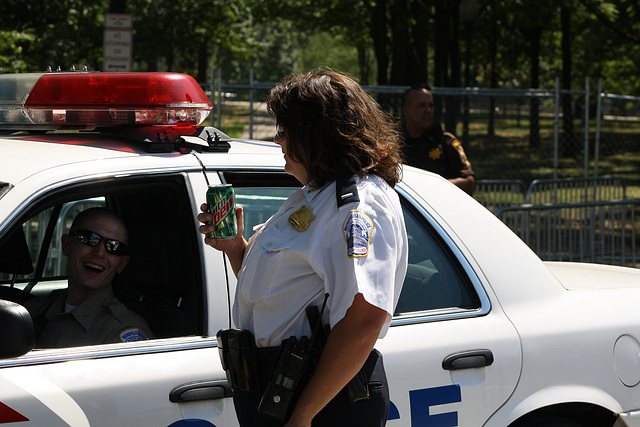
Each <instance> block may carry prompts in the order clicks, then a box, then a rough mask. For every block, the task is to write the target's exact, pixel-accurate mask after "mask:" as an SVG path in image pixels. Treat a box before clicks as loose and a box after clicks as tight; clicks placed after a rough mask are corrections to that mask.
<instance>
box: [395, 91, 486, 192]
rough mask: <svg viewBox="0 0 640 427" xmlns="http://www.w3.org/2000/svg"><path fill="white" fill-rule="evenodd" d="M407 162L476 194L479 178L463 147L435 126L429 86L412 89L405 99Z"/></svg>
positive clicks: (452, 136) (438, 125)
mask: <svg viewBox="0 0 640 427" xmlns="http://www.w3.org/2000/svg"><path fill="white" fill-rule="evenodd" d="M402 113H403V114H404V125H403V131H404V137H405V147H404V157H405V163H406V164H408V165H411V166H415V167H418V168H421V169H425V170H428V171H431V172H434V173H437V174H438V175H441V176H443V177H444V178H446V179H448V180H449V181H451V182H452V183H454V184H455V185H457V186H458V187H460V188H461V189H463V190H464V191H466V192H467V193H469V194H470V195H473V189H474V187H475V179H474V175H473V170H472V169H471V163H469V160H468V159H467V155H466V154H465V152H464V149H463V148H462V144H460V141H458V138H456V137H455V136H454V135H453V134H451V133H449V132H443V131H442V127H441V126H440V124H439V123H434V121H433V114H434V103H433V95H432V93H431V89H430V88H429V87H428V86H412V87H411V88H409V89H407V90H406V91H405V93H404V95H403V97H402Z"/></svg>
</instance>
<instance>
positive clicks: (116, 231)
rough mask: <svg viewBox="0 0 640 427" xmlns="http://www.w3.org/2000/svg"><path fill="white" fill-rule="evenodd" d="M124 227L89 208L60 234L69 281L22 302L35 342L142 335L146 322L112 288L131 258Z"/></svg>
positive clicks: (100, 210)
mask: <svg viewBox="0 0 640 427" xmlns="http://www.w3.org/2000/svg"><path fill="white" fill-rule="evenodd" d="M127 243H128V233H127V229H126V227H125V225H124V222H123V221H122V219H121V218H120V217H119V216H117V215H116V214H115V213H114V212H112V211H110V210H108V209H106V208H90V209H87V210H85V211H83V212H81V213H80V214H79V215H78V216H77V217H76V218H75V220H74V221H73V224H72V225H71V228H70V230H69V234H65V235H63V236H62V251H63V253H64V254H65V255H66V256H67V257H68V260H67V261H68V267H67V269H68V274H69V278H68V287H67V289H64V290H61V291H54V292H52V293H51V294H50V295H49V296H48V297H46V298H36V299H33V300H30V301H28V302H27V303H26V304H25V305H26V307H27V309H28V310H29V312H30V313H31V316H32V317H33V319H34V325H35V328H36V347H38V348H48V347H75V346H82V345H94V344H106V343H118V342H129V341H140V340H145V339H147V338H150V334H149V325H148V324H147V322H146V321H145V320H144V319H143V318H142V317H141V316H139V315H138V314H136V313H134V312H132V311H131V310H129V309H128V308H127V307H125V305H124V304H122V303H121V302H120V301H119V300H118V299H117V298H116V297H115V296H114V294H113V289H112V287H111V281H112V279H113V277H114V276H115V275H116V273H120V272H122V270H123V269H124V267H125V266H126V265H127V263H128V262H129V255H128V248H127Z"/></svg>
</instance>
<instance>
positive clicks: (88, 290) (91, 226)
mask: <svg viewBox="0 0 640 427" xmlns="http://www.w3.org/2000/svg"><path fill="white" fill-rule="evenodd" d="M76 230H90V231H93V232H94V233H98V234H99V235H101V236H103V237H105V238H108V239H116V240H119V241H121V242H125V243H126V242H127V241H128V240H127V232H126V229H125V228H124V225H122V223H121V222H120V221H117V220H115V219H114V218H112V217H111V216H108V215H104V214H95V215H90V216H87V217H83V218H81V219H80V220H79V221H78V220H76V221H75V222H74V224H73V226H72V230H71V231H76ZM62 251H63V253H64V254H65V255H66V256H67V257H68V273H69V290H68V299H67V302H68V303H69V304H71V305H78V304H80V302H82V301H84V300H85V299H86V298H88V297H90V296H91V295H94V294H96V293H98V292H100V291H101V290H102V289H104V288H105V287H107V286H110V285H111V281H112V280H113V277H114V276H115V275H116V273H120V272H122V270H123V269H124V267H125V266H126V265H127V263H128V262H129V256H128V255H124V256H118V255H114V254H110V253H108V252H107V251H106V249H105V246H104V241H103V240H100V242H99V243H98V244H97V245H96V246H89V245H87V244H85V243H82V242H81V241H80V240H79V239H78V238H77V237H71V236H69V235H67V234H65V235H63V236H62Z"/></svg>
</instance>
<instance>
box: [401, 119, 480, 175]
mask: <svg viewBox="0 0 640 427" xmlns="http://www.w3.org/2000/svg"><path fill="white" fill-rule="evenodd" d="M404 155H405V159H406V160H405V161H406V163H407V164H408V165H410V166H415V167H417V168H420V169H424V170H428V171H430V172H433V173H437V174H438V175H440V176H442V177H444V178H446V179H453V178H461V177H462V178H466V177H468V176H471V175H473V174H474V173H473V169H471V163H470V162H469V159H468V158H467V155H466V153H465V151H464V148H463V147H462V144H461V143H460V141H459V140H458V138H456V137H455V136H454V135H453V134H451V133H449V132H443V131H442V128H441V127H440V125H439V124H434V125H433V126H431V127H430V128H429V129H427V130H426V131H425V132H424V133H423V134H422V135H421V136H419V137H418V138H411V137H409V136H408V135H406V134H405V148H404Z"/></svg>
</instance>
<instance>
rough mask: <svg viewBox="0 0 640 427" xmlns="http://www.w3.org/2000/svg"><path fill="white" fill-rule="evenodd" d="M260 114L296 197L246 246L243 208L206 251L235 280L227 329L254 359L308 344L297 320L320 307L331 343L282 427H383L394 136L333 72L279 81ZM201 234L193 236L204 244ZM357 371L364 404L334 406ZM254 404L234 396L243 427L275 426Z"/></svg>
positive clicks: (400, 262)
mask: <svg viewBox="0 0 640 427" xmlns="http://www.w3.org/2000/svg"><path fill="white" fill-rule="evenodd" d="M267 107H268V111H269V113H270V115H271V116H272V117H273V118H274V119H275V120H276V123H277V133H276V138H275V142H276V143H278V144H279V145H281V147H282V151H283V153H284V159H285V162H286V164H285V170H286V172H287V173H289V174H291V175H293V176H295V177H296V178H297V179H298V180H299V181H300V182H301V183H302V184H303V185H304V187H303V188H302V189H301V190H299V191H297V192H295V193H294V194H292V195H291V196H290V197H289V199H288V200H287V201H286V202H285V203H284V204H283V205H282V207H281V208H280V209H279V210H278V212H277V213H276V214H274V215H273V216H272V217H271V218H270V219H269V220H268V221H267V222H266V223H265V224H264V225H262V227H261V228H259V229H258V230H257V231H256V233H255V234H254V235H253V237H251V239H250V240H249V242H248V243H247V241H245V240H244V239H243V238H242V231H243V229H244V225H243V214H242V209H241V208H238V209H237V212H236V214H237V217H238V223H239V230H238V237H237V238H235V239H231V240H215V239H212V238H209V237H206V238H205V242H206V243H207V244H209V245H210V246H212V247H214V248H216V249H218V250H223V251H224V252H225V253H226V254H227V256H228V257H229V260H230V262H231V265H232V268H233V270H234V272H235V274H236V275H237V277H238V287H237V292H236V297H235V303H234V307H233V316H234V321H235V324H236V326H237V327H239V328H242V329H246V330H249V331H251V332H252V333H253V335H254V337H255V342H256V345H257V347H258V351H257V353H258V355H260V354H266V353H261V351H260V350H261V349H269V348H273V347H275V348H277V347H278V346H280V344H281V342H283V340H285V339H287V338H289V337H290V336H295V337H297V338H298V339H301V337H303V336H306V337H309V336H310V335H311V334H312V329H311V327H310V322H308V319H307V316H306V314H305V309H306V308H307V307H309V306H314V305H315V306H323V301H324V300H325V296H326V295H328V297H327V299H326V306H325V309H324V310H323V312H322V321H323V324H328V325H329V326H330V328H331V332H330V334H329V335H328V339H327V341H326V345H325V346H324V349H323V350H322V353H321V355H320V358H319V361H318V363H317V366H316V367H315V371H314V373H313V375H312V376H311V379H310V380H309V382H308V383H307V385H306V387H304V390H303V391H302V393H301V395H300V397H299V399H298V401H297V404H296V405H295V409H294V410H293V413H292V414H291V416H290V418H289V420H288V421H287V422H286V423H285V426H287V427H289V426H311V425H313V426H332V427H335V426H341V425H344V426H352V425H360V426H382V425H384V424H385V422H386V418H387V413H388V409H389V392H388V387H387V382H386V375H385V373H384V367H383V364H382V356H381V355H380V353H379V352H378V351H377V350H375V349H374V348H373V347H374V344H375V342H376V340H377V339H378V338H381V337H383V336H384V335H385V333H386V331H387V329H388V325H389V322H390V319H391V315H392V313H393V311H394V308H395V304H396V303H397V301H398V296H399V294H400V289H401V287H402V283H403V281H404V276H405V273H406V268H407V252H408V249H407V237H406V230H405V224H404V219H403V215H402V209H401V207H400V202H399V199H398V195H397V193H396V192H395V191H394V190H393V187H394V186H395V184H396V183H397V182H398V181H399V179H400V172H401V157H400V156H401V155H400V134H399V133H398V131H397V129H396V127H395V125H394V124H393V122H392V121H391V120H390V118H389V117H388V116H387V115H386V114H385V113H384V112H383V111H382V110H381V109H380V108H379V106H378V105H377V103H376V102H375V101H374V100H373V99H372V98H371V97H370V96H369V95H368V94H367V93H366V92H365V91H364V90H363V89H362V88H361V87H360V86H359V85H358V84H357V83H355V82H354V81H353V80H352V79H350V78H348V77H346V76H344V75H342V74H339V73H335V72H332V71H317V72H312V73H309V74H298V75H293V76H291V77H289V78H288V79H286V80H285V81H284V82H282V83H280V84H278V85H277V86H276V87H275V88H274V89H273V90H272V91H271V93H270V95H269V97H268V98H267ZM202 210H203V213H201V214H199V215H198V219H199V220H200V221H201V222H204V223H205V224H206V222H207V221H209V220H210V219H211V215H210V214H208V213H206V212H207V206H206V205H203V206H202ZM211 231H212V227H211V226H208V225H201V226H200V232H202V233H203V234H205V235H206V234H207V233H209V232H211ZM258 358H260V356H259V357H258ZM259 362H261V361H259ZM259 365H260V366H263V365H264V363H259ZM269 369H271V368H269ZM361 369H362V372H364V375H365V376H366V377H367V380H368V384H369V397H368V398H367V399H362V400H357V401H355V399H352V400H349V399H346V398H344V393H340V394H339V392H340V391H341V390H342V389H343V388H344V387H345V385H346V384H347V383H348V382H349V381H350V380H351V379H352V378H354V377H355V376H356V375H357V374H358V373H359V372H360V371H361ZM261 374H262V375H267V373H264V372H263V373H261ZM267 376H271V372H269V373H268V375H267ZM261 398H262V395H261V394H260V393H251V392H244V391H241V390H234V405H235V407H236V413H237V414H238V419H239V421H240V424H241V426H252V427H253V426H277V425H281V423H277V422H275V423H274V422H273V421H272V420H270V419H269V418H266V417H264V416H262V415H261V414H260V413H259V411H258V405H259V403H260V400H261Z"/></svg>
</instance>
